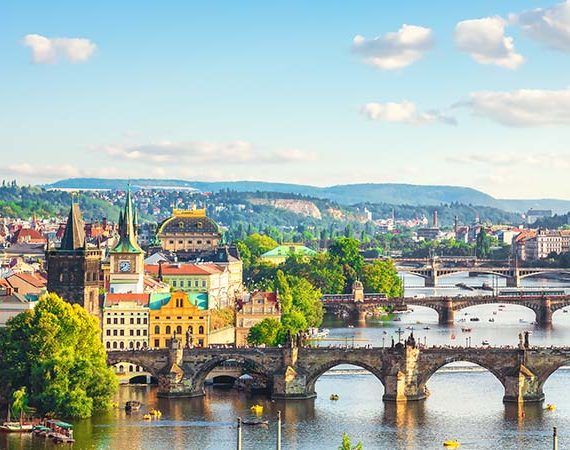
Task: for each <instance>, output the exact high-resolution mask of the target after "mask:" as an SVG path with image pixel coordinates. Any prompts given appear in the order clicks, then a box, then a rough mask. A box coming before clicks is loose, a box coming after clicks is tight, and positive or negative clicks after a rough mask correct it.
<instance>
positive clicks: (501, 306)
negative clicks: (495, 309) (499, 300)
mask: <svg viewBox="0 0 570 450" xmlns="http://www.w3.org/2000/svg"><path fill="white" fill-rule="evenodd" d="M506 307H507V305H502V304H501V305H499V308H506Z"/></svg>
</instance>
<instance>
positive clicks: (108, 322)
mask: <svg viewBox="0 0 570 450" xmlns="http://www.w3.org/2000/svg"><path fill="white" fill-rule="evenodd" d="M107 325H111V318H110V317H107Z"/></svg>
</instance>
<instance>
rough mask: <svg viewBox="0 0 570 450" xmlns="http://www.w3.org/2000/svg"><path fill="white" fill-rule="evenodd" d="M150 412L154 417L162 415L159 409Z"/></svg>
mask: <svg viewBox="0 0 570 450" xmlns="http://www.w3.org/2000/svg"><path fill="white" fill-rule="evenodd" d="M148 413H149V414H150V415H151V416H154V417H160V416H162V413H161V412H160V411H159V410H158V409H151V410H150V411H149V412H148Z"/></svg>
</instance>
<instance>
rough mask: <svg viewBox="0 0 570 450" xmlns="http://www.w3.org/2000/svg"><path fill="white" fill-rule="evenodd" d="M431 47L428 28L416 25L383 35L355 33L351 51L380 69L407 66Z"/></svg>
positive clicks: (431, 38) (404, 26)
mask: <svg viewBox="0 0 570 450" xmlns="http://www.w3.org/2000/svg"><path fill="white" fill-rule="evenodd" d="M432 47H433V32H432V30H431V29H430V28H425V27H420V26H416V25H405V24H404V25H402V27H401V28H400V29H399V30H398V31H396V32H391V33H386V34H385V35H384V36H378V37H375V38H373V39H367V38H365V37H364V36H360V35H357V36H355V37H354V39H353V41H352V51H353V52H354V53H355V54H357V55H360V56H362V57H363V58H364V62H366V63H367V64H371V65H373V66H375V67H378V68H379V69H382V70H395V69H401V68H402V67H407V66H409V65H410V64H413V63H414V62H416V61H417V60H419V59H420V58H421V57H422V56H423V55H424V53H425V52H427V51H428V50H430V49H431V48H432Z"/></svg>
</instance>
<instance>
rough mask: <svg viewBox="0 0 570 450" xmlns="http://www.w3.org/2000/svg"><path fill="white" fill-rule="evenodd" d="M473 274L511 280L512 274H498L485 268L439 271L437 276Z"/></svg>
mask: <svg viewBox="0 0 570 450" xmlns="http://www.w3.org/2000/svg"><path fill="white" fill-rule="evenodd" d="M471 272H472V273H477V274H481V275H496V276H498V277H501V278H511V274H509V273H504V272H496V271H493V270H492V269H489V270H485V268H483V267H473V268H461V269H457V270H454V269H452V268H449V269H438V271H437V276H438V277H447V276H449V275H455V274H458V273H471Z"/></svg>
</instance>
